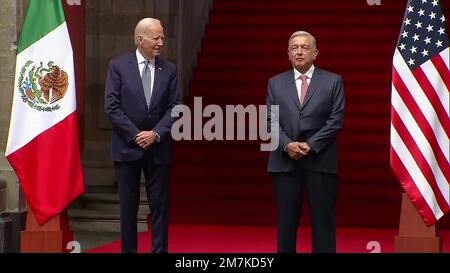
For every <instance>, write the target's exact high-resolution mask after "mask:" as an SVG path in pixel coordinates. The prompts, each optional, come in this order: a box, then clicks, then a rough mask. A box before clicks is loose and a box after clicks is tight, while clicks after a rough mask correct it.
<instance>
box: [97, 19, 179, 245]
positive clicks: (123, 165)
mask: <svg viewBox="0 0 450 273" xmlns="http://www.w3.org/2000/svg"><path fill="white" fill-rule="evenodd" d="M134 41H135V44H136V46H137V49H136V51H134V52H131V53H128V54H125V55H123V56H120V57H118V58H115V59H113V60H112V61H111V62H110V64H109V67H108V74H107V78H106V87H105V89H106V90H105V111H106V113H107V115H108V117H109V119H110V120H111V122H112V125H113V132H112V160H113V161H114V167H115V171H116V178H117V183H118V186H119V194H120V226H121V234H122V252H137V213H138V209H139V192H140V191H139V190H140V177H141V173H142V172H144V176H145V182H146V184H145V188H146V192H147V200H148V201H149V205H150V210H151V216H152V252H153V253H165V252H167V251H168V215H167V214H168V177H169V169H170V162H171V158H172V146H171V135H170V130H171V127H172V124H173V123H174V122H175V118H173V117H171V111H172V108H173V107H174V106H176V105H178V104H180V97H179V91H178V90H179V89H178V77H177V70H176V67H175V65H174V64H172V63H170V62H169V61H167V60H164V59H163V58H161V57H160V56H159V55H160V52H161V49H162V47H163V44H164V30H163V27H162V26H161V23H160V21H159V20H157V19H154V18H144V19H142V20H141V21H139V22H138V24H137V25H136V28H135V32H134Z"/></svg>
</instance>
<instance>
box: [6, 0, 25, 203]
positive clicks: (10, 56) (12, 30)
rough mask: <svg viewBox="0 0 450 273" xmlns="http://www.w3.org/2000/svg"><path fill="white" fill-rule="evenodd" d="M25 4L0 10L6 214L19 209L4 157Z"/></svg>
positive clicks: (11, 0)
mask: <svg viewBox="0 0 450 273" xmlns="http://www.w3.org/2000/svg"><path fill="white" fill-rule="evenodd" d="M27 2H28V1H24V0H4V1H2V8H1V9H0V37H2V39H0V63H1V65H0V109H1V111H0V173H1V174H2V175H3V176H4V177H5V178H6V186H7V203H6V208H7V210H9V211H17V209H18V194H17V193H18V185H17V177H16V175H15V173H14V171H13V170H12V168H11V166H10V165H9V163H8V161H7V160H6V158H5V149H6V142H7V139H8V130H9V121H10V115H11V105H12V98H13V89H14V76H15V64H16V45H17V40H18V37H19V36H18V31H19V30H20V28H21V24H22V20H23V16H24V12H25V8H26V6H27Z"/></svg>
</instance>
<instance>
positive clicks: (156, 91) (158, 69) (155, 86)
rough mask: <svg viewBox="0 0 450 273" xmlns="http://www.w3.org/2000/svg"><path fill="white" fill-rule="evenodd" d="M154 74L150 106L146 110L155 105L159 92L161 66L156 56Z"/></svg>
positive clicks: (161, 74) (161, 73)
mask: <svg viewBox="0 0 450 273" xmlns="http://www.w3.org/2000/svg"><path fill="white" fill-rule="evenodd" d="M154 73H155V76H154V77H153V81H154V83H153V89H152V98H151V100H150V107H149V108H148V110H149V111H150V109H152V107H155V105H156V100H157V98H158V96H159V92H160V91H161V90H160V89H161V88H160V86H161V80H162V79H161V77H162V76H163V68H162V66H161V62H160V59H159V58H158V57H156V58H155V69H154Z"/></svg>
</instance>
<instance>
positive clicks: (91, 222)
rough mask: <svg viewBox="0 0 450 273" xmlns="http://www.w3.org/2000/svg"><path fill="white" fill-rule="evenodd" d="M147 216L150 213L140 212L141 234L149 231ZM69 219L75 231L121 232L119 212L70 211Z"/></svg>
mask: <svg viewBox="0 0 450 273" xmlns="http://www.w3.org/2000/svg"><path fill="white" fill-rule="evenodd" d="M147 215H148V211H145V210H139V213H138V231H139V232H141V231H146V230H147ZM69 219H70V227H71V228H72V230H74V231H79V230H82V231H98V232H120V212H119V210H117V211H111V210H88V209H69Z"/></svg>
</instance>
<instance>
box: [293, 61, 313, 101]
mask: <svg viewBox="0 0 450 273" xmlns="http://www.w3.org/2000/svg"><path fill="white" fill-rule="evenodd" d="M313 73H314V65H311V67H310V68H309V70H308V71H307V72H306V73H305V74H302V73H300V71H298V70H297V69H295V68H294V79H295V86H296V87H297V94H300V91H301V90H302V80H301V79H300V76H301V75H305V76H306V82H307V83H308V86H309V84H310V83H311V78H312V75H313Z"/></svg>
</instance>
